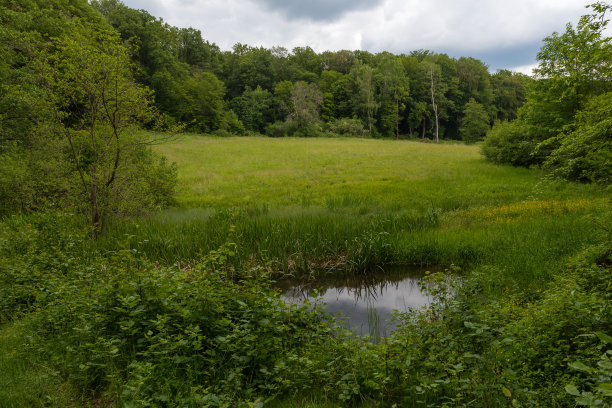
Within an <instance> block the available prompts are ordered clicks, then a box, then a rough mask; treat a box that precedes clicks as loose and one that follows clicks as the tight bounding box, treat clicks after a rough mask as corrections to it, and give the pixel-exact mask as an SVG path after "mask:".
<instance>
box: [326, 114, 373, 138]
mask: <svg viewBox="0 0 612 408" xmlns="http://www.w3.org/2000/svg"><path fill="white" fill-rule="evenodd" d="M329 130H331V131H332V132H333V133H336V134H339V135H348V136H360V137H364V136H365V135H366V130H365V129H364V128H363V123H361V121H360V120H359V119H349V118H341V119H338V120H335V121H333V122H330V123H329Z"/></svg>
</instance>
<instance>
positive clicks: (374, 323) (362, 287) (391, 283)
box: [276, 267, 437, 338]
mask: <svg viewBox="0 0 612 408" xmlns="http://www.w3.org/2000/svg"><path fill="white" fill-rule="evenodd" d="M427 270H431V271H433V270H437V269H432V268H431V267H430V268H415V267H401V268H400V267H394V268H391V269H389V268H387V269H385V270H381V271H380V272H376V273H373V274H368V275H367V276H349V277H343V278H321V279H317V280H316V281H311V282H300V281H296V280H284V281H281V282H278V283H277V285H276V286H277V287H278V288H280V289H281V291H282V296H283V298H284V300H285V301H287V302H300V301H303V300H305V299H310V300H311V301H315V302H317V303H319V304H324V309H325V310H326V311H327V312H328V313H330V314H331V315H333V316H334V317H336V318H337V319H339V320H342V319H343V320H344V322H343V324H344V325H345V326H346V327H347V328H350V329H351V330H353V331H354V332H355V333H356V334H360V335H370V336H372V337H373V338H379V337H386V336H387V335H388V334H389V333H391V332H392V331H393V330H394V329H395V323H394V322H393V320H392V318H391V314H392V312H393V311H394V310H398V311H400V312H405V311H408V310H409V309H410V308H413V309H414V308H420V307H422V306H425V305H427V304H429V303H430V301H431V299H430V297H429V296H427V295H425V294H424V293H423V292H422V291H421V287H420V286H419V281H420V279H421V278H422V277H423V276H424V274H425V271H427Z"/></svg>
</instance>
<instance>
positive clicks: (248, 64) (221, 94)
mask: <svg viewBox="0 0 612 408" xmlns="http://www.w3.org/2000/svg"><path fill="white" fill-rule="evenodd" d="M92 5H93V7H94V8H95V9H97V10H98V11H100V12H101V14H102V15H103V16H104V17H105V18H106V20H107V21H108V22H109V23H110V24H111V25H112V26H113V27H114V28H115V29H116V30H117V31H118V32H119V33H120V35H121V37H122V39H123V40H124V41H126V42H128V43H130V44H133V45H134V46H135V49H136V50H135V52H134V54H133V58H134V61H135V63H136V64H137V65H138V66H139V70H138V74H137V77H138V78H139V80H140V82H141V83H143V84H145V85H147V86H148V87H150V88H151V89H152V90H153V91H154V92H155V103H156V106H157V107H158V108H159V109H160V111H162V112H164V113H166V114H168V115H169V116H170V117H171V118H173V119H174V120H176V121H182V122H184V123H186V124H187V127H188V129H191V130H194V131H203V132H211V131H216V130H219V129H221V130H226V131H234V132H236V131H241V130H242V127H241V125H240V124H238V123H236V119H235V118H234V116H233V115H234V114H235V115H237V117H238V119H239V120H240V122H241V123H242V125H243V126H244V128H246V130H249V131H253V132H259V133H268V134H270V135H271V136H280V135H293V134H294V133H296V132H297V133H298V134H299V135H302V136H317V135H320V134H321V132H323V131H325V130H327V129H330V128H331V129H332V131H333V125H332V124H333V123H334V122H335V121H336V120H348V119H357V120H359V121H361V123H362V124H363V126H364V128H365V129H367V130H368V133H369V134H370V135H378V136H383V137H398V136H399V135H410V136H413V137H416V136H417V135H420V136H421V137H430V136H433V134H434V129H433V126H434V121H435V119H434V117H433V115H434V113H433V111H432V106H431V89H430V88H431V87H432V82H435V83H434V84H433V86H435V87H436V93H437V96H436V98H437V99H438V100H439V101H438V102H436V103H437V104H438V105H439V110H440V124H439V127H440V137H443V138H450V139H461V138H462V137H464V134H465V132H459V127H460V126H461V123H462V118H463V116H464V111H465V107H466V104H467V103H468V102H469V101H470V100H471V99H474V100H475V101H476V102H477V103H479V104H481V105H482V106H483V109H484V110H485V112H486V117H485V118H484V120H485V121H484V123H486V126H487V127H488V126H489V125H490V124H491V123H492V122H493V121H494V120H495V119H509V118H513V117H515V116H516V109H517V108H518V107H519V106H520V105H522V103H523V101H524V97H525V93H526V88H527V86H528V83H529V78H528V77H526V76H523V75H520V74H514V73H510V72H509V71H501V72H499V73H496V74H493V75H491V74H489V72H488V70H487V67H486V66H485V65H484V64H483V63H482V62H481V61H478V60H476V59H474V58H460V59H454V58H450V57H448V56H447V55H445V54H435V53H431V52H429V51H415V52H412V53H410V54H408V55H406V54H402V55H393V54H391V53H388V52H382V53H379V54H371V53H369V52H366V51H348V50H341V51H336V52H331V51H326V52H323V53H316V52H314V51H313V50H312V49H311V48H309V47H297V48H294V49H293V50H291V51H289V50H287V49H284V48H282V47H273V48H271V49H266V48H263V47H251V46H248V45H245V44H236V45H234V47H233V49H232V50H231V51H221V50H220V49H219V47H217V46H216V45H215V44H211V43H209V42H208V41H205V40H203V39H202V37H201V33H200V31H198V30H194V29H192V28H187V29H185V28H177V27H173V26H170V25H168V24H167V23H165V22H164V21H163V20H162V19H160V18H156V17H153V16H151V15H150V14H149V13H148V12H146V11H144V10H134V9H131V8H129V7H127V6H125V5H123V4H122V3H121V2H120V1H118V0H97V1H94V2H93V3H92ZM432 72H433V74H434V75H433V77H434V78H433V80H432V79H431V75H430V74H431V73H432ZM196 84H197V85H196ZM300 84H302V85H300ZM306 84H307V85H308V86H309V87H310V88H308V89H310V90H309V92H310V94H311V96H310V98H316V99H320V100H321V102H320V103H315V104H307V105H304V104H300V101H303V96H304V90H305V89H307V88H305V86H304V85H306ZM195 86H197V87H198V88H195ZM204 87H205V88H204ZM293 87H297V89H296V90H292V88H293ZM196 89H197V90H196ZM288 93H292V94H293V96H292V97H291V98H288ZM296 94H300V95H301V96H300V97H299V98H297V99H296ZM189 95H193V97H190V96H189ZM196 95H197V97H195V96H196ZM305 109H307V110H305ZM202 113H205V115H203V114H202ZM305 115H306V116H305ZM306 118H308V121H304V119H306ZM316 122H321V123H320V124H319V125H317V124H316ZM313 123H314V124H313ZM480 129H481V127H478V130H480ZM357 134H359V133H357ZM480 136H481V135H480V134H478V135H476V136H474V138H476V139H477V138H479V137H480Z"/></svg>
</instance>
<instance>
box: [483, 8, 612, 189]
mask: <svg viewBox="0 0 612 408" xmlns="http://www.w3.org/2000/svg"><path fill="white" fill-rule="evenodd" d="M588 7H589V8H590V9H591V11H592V12H591V14H587V15H584V16H582V18H581V19H580V21H579V23H578V24H577V25H576V27H573V26H572V25H571V24H568V25H567V27H566V30H565V32H564V33H562V34H559V33H553V34H552V35H551V36H549V37H546V38H545V39H544V44H543V46H542V48H541V50H540V52H539V53H538V61H539V67H538V68H537V69H536V74H537V76H538V77H539V79H538V80H537V81H535V82H534V83H533V84H532V89H531V91H530V92H529V93H528V96H527V102H526V103H525V104H524V105H523V106H522V107H521V108H520V109H519V111H518V118H517V119H516V120H514V121H509V122H503V123H499V124H497V125H496V126H494V127H493V129H492V130H491V132H490V133H489V135H488V136H487V138H486V139H485V144H484V148H483V152H484V154H485V156H486V157H487V158H488V159H489V160H490V161H493V162H495V163H502V164H512V165H515V166H525V167H529V166H542V167H543V168H544V169H546V170H548V172H549V174H551V175H552V176H554V177H560V178H564V179H568V180H573V181H580V182H596V183H599V184H603V185H611V184H612V37H609V36H606V34H607V33H609V31H606V27H607V25H608V22H609V19H608V18H606V17H607V16H606V14H608V15H609V13H610V12H611V11H612V5H610V4H606V3H605V2H597V3H594V4H592V5H590V6H588Z"/></svg>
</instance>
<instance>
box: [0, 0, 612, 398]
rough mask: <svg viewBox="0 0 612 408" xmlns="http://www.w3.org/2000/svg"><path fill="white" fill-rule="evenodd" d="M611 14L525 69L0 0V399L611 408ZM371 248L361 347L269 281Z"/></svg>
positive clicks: (101, 4) (569, 33)
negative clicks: (412, 278) (395, 300)
mask: <svg viewBox="0 0 612 408" xmlns="http://www.w3.org/2000/svg"><path fill="white" fill-rule="evenodd" d="M611 11H612V5H610V4H608V3H606V2H597V3H594V4H592V5H591V6H589V8H588V9H587V12H586V13H587V14H585V15H584V16H583V17H582V18H581V19H580V21H579V23H578V24H577V25H576V26H572V25H571V24H568V25H567V27H566V30H565V32H563V33H553V34H551V35H550V36H549V37H547V38H545V39H544V40H543V46H542V48H541V51H540V52H539V54H538V56H537V58H538V61H539V67H538V68H537V70H536V75H535V76H534V77H529V76H525V75H521V74H516V73H512V72H509V71H505V70H504V71H499V72H496V73H490V72H489V71H488V69H487V66H486V65H485V64H483V63H482V62H481V61H479V60H477V59H474V58H470V57H462V58H458V59H456V58H451V57H449V56H448V55H445V54H438V53H435V52H432V51H424V50H417V51H412V52H408V51H407V53H406V54H401V55H393V54H391V53H388V52H382V53H379V54H372V53H369V52H367V51H360V50H355V51H350V50H341V51H326V52H322V53H316V52H315V51H314V50H312V49H311V48H309V47H307V46H305V47H298V48H294V49H293V50H287V49H284V48H281V47H274V48H272V49H266V48H262V47H259V48H258V47H251V46H249V45H243V44H236V45H235V46H234V47H233V49H232V50H231V51H229V50H226V51H223V50H221V49H219V47H218V46H216V45H215V44H213V43H210V42H208V41H206V40H205V39H203V38H202V34H201V33H200V32H199V31H198V30H195V29H192V28H177V27H172V26H170V25H168V24H166V23H165V22H164V21H163V20H162V19H161V18H159V17H157V16H152V15H150V14H149V13H148V12H146V11H144V10H134V9H131V8H129V7H126V6H125V5H123V4H122V3H121V2H120V1H119V0H91V1H90V2H89V3H88V2H87V1H86V0H0V407H5V406H6V407H22V406H33V407H39V406H40V407H43V406H44V407H66V406H90V407H102V406H104V407H115V406H126V407H176V406H190V407H191V406H193V407H200V406H201V407H218V408H221V407H223V408H233V407H239V408H253V407H258V408H260V407H270V408H280V407H282V408H286V407H290V408H337V407H364V408H365V407H367V408H373V407H400V406H402V407H404V406H405V407H432V408H433V407H464V406H469V407H486V408H490V407H507V406H512V407H523V406H524V407H574V406H576V405H580V406H589V407H609V406H610V404H611V403H612V385H611V381H612V350H611V349H612V290H611V288H612V281H611V277H612V273H611V272H612V244H611V242H612V232H611V231H612V229H611V228H610V225H612V206H611V204H612V203H611V202H610V188H611V187H610V185H611V183H612V40H611V38H610V37H607V34H608V33H609V31H606V30H609V27H607V24H608V17H609V16H608V13H610V12H611ZM181 133H187V135H181V136H179V137H177V136H176V135H178V134H181ZM236 135H239V136H245V135H246V136H253V137H241V138H236V137H229V136H236ZM288 136H300V138H298V137H291V138H289V137H288ZM339 136H341V137H339ZM270 137H274V138H279V139H271V138H270ZM282 137H284V138H283V139H280V138H282ZM306 137H309V139H306ZM314 137H319V138H316V139H315V138H314ZM349 137H351V138H349ZM396 139H412V140H396ZM449 141H452V143H449ZM272 142H273V143H272ZM277 142H278V143H277ZM431 142H438V143H437V144H436V143H431ZM474 143H478V144H479V146H470V145H471V144H474ZM337 151H338V152H343V153H342V154H340V153H337ZM288 152H291V155H289V154H288ZM161 153H164V154H167V156H168V157H172V160H168V159H167V158H166V157H164V156H163V155H162V154H161ZM170 153H172V154H174V156H171V154H170ZM481 153H482V154H481ZM377 154H378V155H377ZM482 155H484V157H485V159H486V160H485V159H483V157H482ZM175 159H176V162H180V165H181V166H183V167H180V168H179V167H178V165H177V164H176V163H174V162H173V161H175ZM193 162H197V163H196V164H197V165H198V166H193V165H192V164H193ZM319 167H320V168H319ZM179 170H180V171H181V172H182V173H181V174H179ZM206 172H209V173H206ZM181 177H183V178H182V179H181ZM178 180H181V181H182V183H183V185H181V186H180V187H181V188H180V189H177V181H178ZM168 207H172V208H170V209H168ZM196 207H197V208H196ZM389 265H392V266H400V267H403V266H406V265H409V266H414V265H421V266H423V265H425V266H433V267H436V268H437V269H441V270H443V272H434V273H428V274H426V275H425V277H424V278H423V279H422V280H421V290H422V291H423V293H425V294H427V295H429V296H430V298H431V299H432V302H431V303H430V304H429V305H428V306H427V307H426V308H423V309H420V310H404V311H400V312H399V313H397V314H396V319H397V323H398V326H397V330H395V331H394V332H393V333H391V334H390V335H389V336H388V337H385V338H384V339H382V341H379V342H375V341H372V339H371V338H361V337H358V336H355V335H354V333H352V332H351V331H349V330H346V329H345V328H343V327H342V326H341V325H338V324H337V323H335V320H333V319H331V318H330V316H329V315H326V314H325V313H324V311H323V310H322V309H321V308H319V307H316V306H312V305H310V306H308V305H301V304H300V305H296V304H289V303H287V302H285V301H283V300H282V299H281V297H280V293H279V290H278V289H275V288H274V286H273V284H274V282H275V281H276V280H279V279H286V278H296V277H299V278H304V279H306V280H308V279H310V281H309V283H313V281H312V279H316V278H317V277H319V276H321V275H325V274H328V275H338V276H343V274H345V275H344V276H346V274H361V275H362V276H364V277H368V276H369V274H370V273H371V272H372V271H374V270H380V269H381V268H382V267H386V266H389ZM432 269H433V268H432ZM373 319H374V317H373ZM378 340H381V339H380V338H379V339H378Z"/></svg>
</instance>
